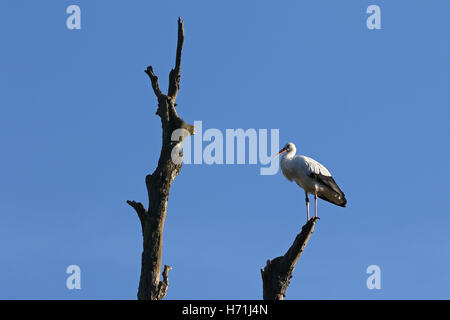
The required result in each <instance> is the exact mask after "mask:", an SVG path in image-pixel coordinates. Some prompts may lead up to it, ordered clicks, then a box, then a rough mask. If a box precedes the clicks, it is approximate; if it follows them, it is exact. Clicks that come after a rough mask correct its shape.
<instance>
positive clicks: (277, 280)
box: [261, 217, 318, 300]
mask: <svg viewBox="0 0 450 320" xmlns="http://www.w3.org/2000/svg"><path fill="white" fill-rule="evenodd" d="M317 219H318V218H315V217H314V218H312V219H310V220H309V221H308V222H307V223H306V224H305V225H304V226H303V227H302V231H301V232H300V233H299V234H298V235H297V237H296V238H295V240H294V243H293V244H292V246H291V247H290V248H289V250H288V251H287V252H286V253H285V254H284V256H281V257H277V258H275V259H273V260H272V261H270V260H267V264H266V266H265V267H264V270H263V269H261V275H262V280H263V299H264V300H283V299H284V297H286V290H287V288H288V287H289V283H290V281H291V278H292V273H293V272H294V268H295V265H296V263H297V261H298V259H299V258H300V255H301V254H302V252H303V250H304V249H305V247H306V244H307V243H308V240H309V237H311V234H312V233H313V231H314V225H315V224H316V221H317Z"/></svg>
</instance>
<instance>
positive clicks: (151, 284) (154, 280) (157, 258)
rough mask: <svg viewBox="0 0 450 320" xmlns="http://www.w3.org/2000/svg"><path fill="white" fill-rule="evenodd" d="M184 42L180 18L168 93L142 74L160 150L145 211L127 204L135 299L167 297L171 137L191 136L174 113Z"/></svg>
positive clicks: (173, 168)
mask: <svg viewBox="0 0 450 320" xmlns="http://www.w3.org/2000/svg"><path fill="white" fill-rule="evenodd" d="M183 42H184V27H183V21H182V20H181V18H179V19H178V42H177V51H176V60H175V68H174V69H172V71H171V72H170V77H169V78H170V79H169V81H170V83H169V93H168V94H167V95H166V94H163V93H162V92H161V89H160V88H159V83H158V77H157V76H156V75H155V73H154V72H153V68H152V67H151V66H149V67H147V69H146V70H145V73H146V74H147V75H148V76H149V78H150V82H151V85H152V88H153V92H154V93H155V95H156V98H157V99H158V109H157V111H156V114H157V115H159V117H160V118H161V124H162V147H161V152H160V156H159V160H158V166H157V167H156V169H155V171H154V172H153V174H149V175H147V176H146V178H145V184H146V187H147V194H148V200H149V206H148V209H147V210H146V209H145V208H144V206H143V205H142V203H140V202H136V201H129V200H128V201H127V203H128V204H129V205H130V206H131V207H133V208H134V209H135V210H136V212H137V214H138V217H139V220H140V222H141V226H142V235H143V252H142V263H141V277H140V281H139V290H138V299H140V300H148V299H150V300H160V299H163V298H164V297H165V296H166V294H167V289H168V286H169V276H168V274H169V270H171V269H172V267H170V266H167V265H166V266H165V267H164V271H163V281H160V275H161V261H162V239H163V230H164V222H165V219H166V215H167V202H168V200H169V191H170V187H171V185H172V182H173V181H174V179H175V177H176V176H177V175H178V174H179V172H180V170H181V161H180V158H181V157H182V154H181V151H179V154H180V155H179V158H178V161H172V149H173V148H177V150H181V143H182V138H183V137H185V135H184V136H182V137H180V138H179V140H177V141H172V133H173V132H174V131H175V130H177V129H185V130H186V132H187V133H186V134H187V135H189V134H194V127H193V126H192V125H187V124H186V123H185V122H184V120H183V119H182V118H180V117H179V116H178V114H177V112H176V110H175V100H176V97H177V94H178V90H179V88H180V86H179V83H180V66H181V50H182V47H183Z"/></svg>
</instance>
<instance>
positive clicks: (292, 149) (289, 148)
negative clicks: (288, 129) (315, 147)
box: [275, 142, 297, 158]
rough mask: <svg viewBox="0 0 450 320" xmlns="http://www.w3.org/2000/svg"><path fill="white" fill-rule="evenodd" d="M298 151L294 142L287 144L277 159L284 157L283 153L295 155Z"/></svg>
mask: <svg viewBox="0 0 450 320" xmlns="http://www.w3.org/2000/svg"><path fill="white" fill-rule="evenodd" d="M296 151H297V149H296V148H295V144H293V143H292V142H289V143H286V145H285V146H284V147H283V148H282V149H281V150H280V152H278V153H277V154H276V155H275V158H276V157H278V156H280V155H282V154H283V153H285V152H286V153H287V154H292V155H294V154H295V152H296Z"/></svg>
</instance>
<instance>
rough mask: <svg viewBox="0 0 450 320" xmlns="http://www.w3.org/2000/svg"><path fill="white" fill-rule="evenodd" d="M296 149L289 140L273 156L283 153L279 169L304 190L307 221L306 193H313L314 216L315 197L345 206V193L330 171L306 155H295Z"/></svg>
mask: <svg viewBox="0 0 450 320" xmlns="http://www.w3.org/2000/svg"><path fill="white" fill-rule="evenodd" d="M296 151H297V149H296V148H295V145H294V144H293V143H292V142H289V143H288V144H286V145H285V146H284V147H283V149H281V150H280V152H278V153H277V154H276V155H275V157H278V156H280V155H282V154H284V155H283V157H282V158H281V171H282V172H283V175H284V176H285V177H286V178H287V179H288V180H289V181H295V183H297V185H299V186H300V187H302V188H303V190H305V201H306V217H307V221H309V198H308V193H310V194H313V195H314V201H315V212H314V218H318V217H317V197H319V198H321V199H323V200H326V201H328V202H331V203H333V204H335V205H338V206H341V207H345V205H346V204H347V200H346V199H345V194H344V192H342V190H341V189H340V188H339V186H338V185H337V184H336V182H335V181H334V179H333V177H332V176H331V173H330V171H328V169H327V168H325V166H323V165H322V164H320V163H319V162H317V161H316V160H314V159H311V158H309V157H306V156H300V155H297V156H296V155H295V152H296Z"/></svg>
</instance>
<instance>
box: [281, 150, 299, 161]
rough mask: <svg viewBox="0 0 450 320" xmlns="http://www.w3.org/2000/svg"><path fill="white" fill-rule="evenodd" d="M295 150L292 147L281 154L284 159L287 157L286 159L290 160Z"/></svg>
mask: <svg viewBox="0 0 450 320" xmlns="http://www.w3.org/2000/svg"><path fill="white" fill-rule="evenodd" d="M296 152H297V150H295V148H294V149H292V150H290V151H288V152H286V153H285V154H284V155H283V158H285V159H287V160H291V159H292V158H293V157H294V156H295V153H296Z"/></svg>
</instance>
